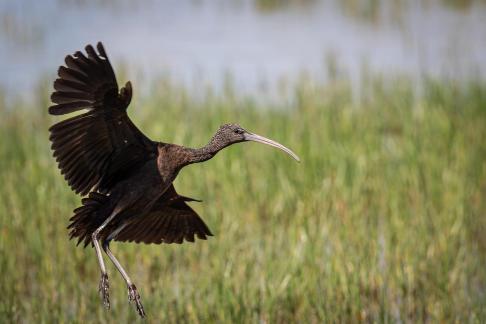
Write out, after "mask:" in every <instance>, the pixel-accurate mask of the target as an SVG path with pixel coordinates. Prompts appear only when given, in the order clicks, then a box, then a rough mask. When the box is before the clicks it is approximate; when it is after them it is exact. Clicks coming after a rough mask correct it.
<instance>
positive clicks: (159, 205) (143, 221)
mask: <svg viewBox="0 0 486 324" xmlns="http://www.w3.org/2000/svg"><path fill="white" fill-rule="evenodd" d="M186 201H195V199H192V198H188V197H183V196H179V195H178V194H177V192H176V191H175V188H174V186H173V185H171V186H170V187H169V189H167V191H166V192H165V193H164V195H163V196H162V197H161V198H160V199H159V200H158V201H157V202H156V203H155V205H154V206H153V207H152V209H151V211H150V212H149V213H148V214H146V215H142V216H140V217H134V218H133V220H132V221H131V222H130V223H129V224H128V225H126V226H125V227H123V229H122V230H121V231H120V232H119V233H118V234H117V235H116V237H115V238H114V239H115V241H120V242H135V243H140V242H143V243H146V244H150V243H155V244H160V243H168V244H170V243H178V244H181V243H182V242H183V240H184V239H185V240H186V241H189V242H194V236H195V235H196V236H197V237H198V238H199V239H202V240H205V239H206V237H207V236H213V234H212V233H211V231H210V230H209V228H208V227H207V226H206V224H205V223H204V221H203V220H202V219H201V218H200V217H199V215H198V214H197V213H196V212H195V211H194V210H193V209H192V208H191V207H189V205H187V204H186Z"/></svg>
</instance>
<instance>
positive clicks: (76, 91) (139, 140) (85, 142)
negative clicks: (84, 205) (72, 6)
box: [49, 43, 157, 195]
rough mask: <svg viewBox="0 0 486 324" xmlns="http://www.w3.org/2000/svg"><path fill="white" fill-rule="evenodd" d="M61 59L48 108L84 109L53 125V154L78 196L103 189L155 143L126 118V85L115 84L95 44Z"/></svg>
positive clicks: (57, 111) (150, 154)
mask: <svg viewBox="0 0 486 324" xmlns="http://www.w3.org/2000/svg"><path fill="white" fill-rule="evenodd" d="M96 49H97V50H98V52H96V50H95V48H94V47H93V46H91V45H88V46H86V47H85V51H86V55H85V54H83V53H82V52H80V51H77V52H76V53H74V55H68V56H66V58H65V63H66V65H65V66H61V67H60V68H59V70H58V75H59V78H58V79H57V80H56V81H55V82H54V90H55V91H54V92H53V93H52V95H51V101H52V102H53V103H54V105H52V106H51V107H49V113H50V114H52V115H65V114H69V113H73V112H77V111H80V110H87V111H85V112H83V113H81V114H78V115H76V116H74V117H70V118H67V119H65V120H63V121H60V122H58V123H57V124H55V125H53V126H52V127H51V128H50V129H49V131H50V137H49V139H50V140H51V142H52V146H51V148H52V150H53V151H54V153H53V155H54V157H55V158H56V161H57V163H58V166H59V168H60V169H61V173H62V174H63V175H64V177H65V179H66V181H67V182H68V184H69V186H70V187H71V188H72V189H73V190H74V191H75V192H76V193H80V194H82V195H85V194H87V193H88V192H89V191H91V190H99V191H101V192H109V191H110V190H111V188H112V187H113V185H115V184H116V183H117V182H118V181H120V180H122V179H124V178H125V177H126V176H128V175H129V174H131V173H132V172H133V171H134V170H135V168H137V167H139V166H141V165H143V164H144V163H146V162H147V161H148V160H150V159H153V158H154V157H155V156H156V152H157V146H156V143H155V142H153V141H151V140H150V139H149V138H147V137H146V136H145V135H144V134H143V133H142V132H141V131H140V130H139V129H138V128H137V127H136V126H135V125H134V124H133V122H132V121H131V120H130V118H129V117H128V115H127V113H126V109H127V107H128V105H129V103H130V101H131V96H132V87H131V84H130V82H127V84H126V85H125V87H122V88H121V89H120V90H119V89H118V84H117V81H116V77H115V73H114V71H113V68H112V66H111V64H110V61H109V60H108V56H107V55H106V51H105V49H104V47H103V45H102V44H101V43H98V44H97V46H96Z"/></svg>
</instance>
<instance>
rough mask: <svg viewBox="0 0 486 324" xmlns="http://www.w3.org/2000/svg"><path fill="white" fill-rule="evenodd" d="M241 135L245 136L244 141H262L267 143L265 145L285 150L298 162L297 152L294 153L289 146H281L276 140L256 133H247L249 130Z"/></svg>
mask: <svg viewBox="0 0 486 324" xmlns="http://www.w3.org/2000/svg"><path fill="white" fill-rule="evenodd" d="M243 136H244V137H245V141H253V142H258V143H263V144H267V145H270V146H273V147H276V148H278V149H281V150H282V151H284V152H286V153H287V154H288V155H290V156H291V157H293V158H294V159H295V160H297V162H300V159H299V157H298V156H297V154H295V153H294V152H292V151H291V150H290V149H289V148H287V147H285V146H283V145H282V144H280V143H277V142H275V141H272V140H271V139H268V138H266V137H263V136H260V135H257V134H252V133H249V132H245V133H244V134H243Z"/></svg>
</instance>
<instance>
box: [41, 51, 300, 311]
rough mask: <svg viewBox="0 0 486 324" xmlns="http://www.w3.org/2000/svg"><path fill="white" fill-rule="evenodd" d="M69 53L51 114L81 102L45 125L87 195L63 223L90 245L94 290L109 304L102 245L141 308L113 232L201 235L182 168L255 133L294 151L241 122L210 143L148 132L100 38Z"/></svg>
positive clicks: (164, 239)
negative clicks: (180, 183)
mask: <svg viewBox="0 0 486 324" xmlns="http://www.w3.org/2000/svg"><path fill="white" fill-rule="evenodd" d="M85 50H86V54H84V53H82V52H80V51H78V52H76V53H74V55H68V56H67V57H66V59H65V64H66V65H65V66H61V67H60V68H59V71H58V75H59V78H58V79H57V80H56V81H55V82H54V89H55V91H54V92H53V93H52V96H51V100H52V102H53V103H54V105H53V106H51V107H49V113H50V114H52V115H65V114H69V113H73V112H77V111H80V110H83V111H84V112H83V113H81V114H78V115H75V116H74V117H70V118H68V119H65V120H63V121H61V122H59V123H57V124H55V125H53V126H52V127H51V128H50V133H51V135H50V140H51V142H52V146H51V147H52V150H53V152H54V157H55V159H56V161H57V163H58V166H59V169H60V170H61V173H62V174H63V175H64V178H65V179H66V181H67V183H68V184H69V186H70V187H71V189H72V190H73V191H74V192H76V193H78V194H81V195H82V196H85V195H87V196H86V197H85V198H83V199H82V200H81V202H82V206H81V207H78V208H76V209H75V210H74V216H72V218H71V223H70V225H69V226H68V229H69V230H70V232H69V234H70V237H71V238H77V239H78V244H79V243H81V242H83V243H84V246H85V247H86V246H88V245H90V244H91V245H92V246H94V247H95V251H96V254H97V257H98V261H99V264H100V268H101V280H100V285H99V290H100V293H101V296H102V299H103V303H104V305H105V306H106V307H108V308H109V306H110V304H109V293H108V290H109V289H108V288H109V287H108V275H107V273H106V268H105V265H104V261H103V257H102V252H101V248H100V243H101V247H102V248H103V250H104V251H105V253H106V254H107V255H108V257H109V258H110V259H111V261H112V262H113V263H114V265H115V266H116V268H117V269H118V271H119V272H120V273H121V275H122V276H123V278H124V279H125V281H126V283H127V286H128V293H129V300H130V301H133V302H134V303H135V306H136V308H137V311H138V313H139V314H140V316H142V317H143V316H145V312H144V309H143V307H142V304H141V302H140V296H139V294H138V292H137V289H136V287H135V285H134V284H133V283H132V282H131V280H130V278H129V277H128V275H127V273H126V272H125V270H124V269H123V268H122V266H121V265H120V263H119V262H118V260H117V259H116V258H115V257H114V256H113V254H112V253H111V251H110V248H109V243H110V241H112V240H115V241H121V242H135V243H140V242H143V243H147V244H150V243H155V244H160V243H179V244H180V243H182V242H183V241H184V240H186V241H189V242H194V240H195V238H196V237H197V238H199V239H203V240H205V239H206V238H207V236H212V233H211V231H210V230H209V228H208V227H207V226H206V224H205V223H204V222H203V220H202V219H201V218H200V217H199V215H198V214H197V213H196V212H195V211H194V210H193V209H192V208H191V207H190V206H189V205H188V204H187V202H190V201H195V199H193V198H188V197H184V196H181V195H179V194H178V193H177V192H176V190H175V188H174V185H173V184H172V182H173V181H174V179H175V178H176V176H177V174H178V173H179V171H180V169H181V168H183V167H184V166H186V165H189V164H192V163H198V162H203V161H206V160H209V159H211V158H212V157H213V156H214V155H215V154H216V153H218V152H219V151H220V150H221V149H223V148H225V147H227V146H229V145H231V144H234V143H239V142H244V141H256V142H261V143H264V144H268V145H271V146H275V147H277V148H280V149H282V150H284V151H285V152H287V153H289V154H290V155H291V156H293V157H294V158H295V159H297V160H298V158H297V156H296V155H295V154H294V153H293V152H292V151H290V150H289V149H288V148H286V147H284V146H283V145H281V144H278V143H276V142H274V141H272V140H269V139H267V138H264V137H262V136H259V135H256V134H252V133H250V132H248V131H246V130H244V129H243V128H241V127H240V126H239V125H236V124H226V125H223V126H221V127H220V128H219V130H218V131H217V132H216V134H215V135H214V136H213V138H212V139H211V141H210V142H209V143H208V145H206V146H204V147H202V148H197V149H193V148H186V147H183V146H179V145H175V144H167V143H162V142H155V141H152V140H150V139H149V138H147V137H146V136H145V135H144V134H143V133H142V132H141V131H140V130H139V129H138V128H137V127H136V126H135V125H134V124H133V123H132V121H131V120H130V118H129V117H128V115H127V108H128V105H129V104H130V101H131V98H132V86H131V84H130V82H127V83H126V84H125V86H124V87H122V88H121V89H120V90H119V89H118V84H117V81H116V78H115V74H114V72H113V68H112V67H111V64H110V61H109V60H108V57H107V55H106V52H105V49H104V48H103V45H102V44H101V43H98V44H97V51H96V50H95V49H94V48H93V46H91V45H88V46H86V48H85Z"/></svg>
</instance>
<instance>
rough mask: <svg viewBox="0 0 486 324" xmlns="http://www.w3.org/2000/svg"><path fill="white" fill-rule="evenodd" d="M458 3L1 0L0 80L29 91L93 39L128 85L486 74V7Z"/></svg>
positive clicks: (258, 87)
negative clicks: (122, 70)
mask: <svg viewBox="0 0 486 324" xmlns="http://www.w3.org/2000/svg"><path fill="white" fill-rule="evenodd" d="M452 2H454V1H452ZM376 3H378V5H376ZM445 3H447V1H446V2H445ZM460 3H463V2H460ZM465 3H466V5H465V6H448V5H446V4H444V3H443V2H437V1H425V2H423V1H393V2H392V1H390V2H386V1H385V2H375V1H368V2H366V1H337V0H336V1H315V0H314V1H312V0H310V1H309V0H308V1H290V0H289V1H244V0H239V1H223V0H221V1H192V2H187V1H175V0H174V1H109V0H98V1H83V0H70V1H61V0H45V1H36V0H17V1H5V0H3V1H0V44H1V47H0V71H1V76H0V88H3V89H5V90H6V92H7V94H8V95H19V94H23V93H29V91H30V90H31V89H32V88H33V87H34V86H35V84H36V83H37V82H38V81H39V79H41V78H43V77H46V76H48V77H49V78H55V72H56V70H57V67H58V66H59V65H60V64H61V63H62V62H63V58H64V56H65V55H66V54H68V53H72V52H74V51H75V50H78V49H80V48H82V47H84V45H86V44H87V43H95V42H97V41H98V40H101V41H103V42H104V44H105V47H106V48H107V51H108V54H109V55H110V57H111V60H112V62H114V64H115V66H117V67H119V66H120V65H121V64H122V63H124V66H126V68H127V70H128V73H127V74H128V76H127V77H129V78H130V79H132V80H133V79H137V78H138V79H140V80H139V84H136V85H135V87H136V88H138V86H139V85H140V84H142V85H143V84H144V82H147V81H149V80H151V79H152V78H154V77H157V76H160V75H170V77H171V78H173V79H174V80H176V81H177V82H181V83H183V84H185V85H188V86H190V87H193V88H196V89H197V88H198V87H202V85H207V84H210V85H212V86H213V87H215V88H216V89H221V88H223V87H224V81H225V80H226V77H225V76H227V75H228V73H230V74H231V75H232V80H233V83H234V85H235V86H236V88H237V89H238V91H241V92H242V93H254V92H259V91H267V90H268V91H269V92H271V91H272V89H274V88H276V85H277V84H278V83H279V80H282V79H286V80H290V81H291V80H295V79H296V78H297V77H298V76H299V75H300V74H301V72H302V71H306V72H307V74H308V75H309V76H310V77H312V78H316V79H319V80H326V78H329V77H330V75H329V70H334V68H332V69H330V68H329V67H330V66H331V67H332V66H337V71H338V73H340V74H341V75H345V76H347V77H349V78H351V79H352V80H354V81H355V82H357V83H359V80H360V76H361V73H363V70H366V69H368V70H371V71H376V72H382V73H385V74H390V73H396V72H399V73H406V74H409V75H411V76H412V77H414V78H420V76H422V75H424V74H427V75H433V76H444V77H453V78H458V79H462V78H469V77H479V78H485V76H486V6H485V5H483V4H477V3H476V2H465ZM356 4H358V5H356ZM333 62H334V63H333ZM364 67H366V69H364ZM141 76H143V77H141ZM138 89H139V88H138ZM138 89H136V91H139V90H138Z"/></svg>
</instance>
